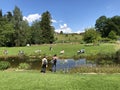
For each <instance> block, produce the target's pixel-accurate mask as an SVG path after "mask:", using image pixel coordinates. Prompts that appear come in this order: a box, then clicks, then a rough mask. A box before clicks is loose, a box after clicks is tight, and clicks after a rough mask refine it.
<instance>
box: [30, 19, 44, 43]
mask: <svg viewBox="0 0 120 90" xmlns="http://www.w3.org/2000/svg"><path fill="white" fill-rule="evenodd" d="M31 35H32V38H31V43H33V44H42V42H43V39H42V30H41V27H40V21H35V22H33V24H32V26H31Z"/></svg>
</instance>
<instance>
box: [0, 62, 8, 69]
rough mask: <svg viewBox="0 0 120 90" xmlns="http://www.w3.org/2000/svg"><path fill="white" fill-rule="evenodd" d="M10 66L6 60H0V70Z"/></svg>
mask: <svg viewBox="0 0 120 90" xmlns="http://www.w3.org/2000/svg"><path fill="white" fill-rule="evenodd" d="M9 67H10V63H9V62H8V61H0V70H5V69H8V68H9Z"/></svg>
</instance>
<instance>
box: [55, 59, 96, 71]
mask: <svg viewBox="0 0 120 90" xmlns="http://www.w3.org/2000/svg"><path fill="white" fill-rule="evenodd" d="M80 66H96V64H95V62H93V61H87V60H86V59H79V60H74V59H66V60H58V61H57V67H56V69H57V70H66V71H68V70H69V69H71V68H73V67H80Z"/></svg>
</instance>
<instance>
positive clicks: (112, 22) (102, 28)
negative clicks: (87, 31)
mask: <svg viewBox="0 0 120 90" xmlns="http://www.w3.org/2000/svg"><path fill="white" fill-rule="evenodd" d="M119 22H120V16H114V17H112V18H107V17H106V16H101V17H99V18H98V19H97V20H96V24H95V28H96V30H97V31H99V32H100V33H101V36H102V37H108V36H109V33H110V32H111V31H114V32H115V33H116V34H117V35H120V23H119ZM110 37H111V36H110Z"/></svg>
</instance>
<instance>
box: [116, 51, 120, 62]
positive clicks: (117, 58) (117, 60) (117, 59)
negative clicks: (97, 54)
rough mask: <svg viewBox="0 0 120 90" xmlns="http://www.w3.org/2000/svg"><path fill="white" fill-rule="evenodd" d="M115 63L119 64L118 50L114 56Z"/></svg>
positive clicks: (119, 52) (119, 55) (119, 54)
mask: <svg viewBox="0 0 120 90" xmlns="http://www.w3.org/2000/svg"><path fill="white" fill-rule="evenodd" d="M115 57H116V58H115V62H116V63H119V64H120V49H119V50H118V51H117V52H116V54H115Z"/></svg>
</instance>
